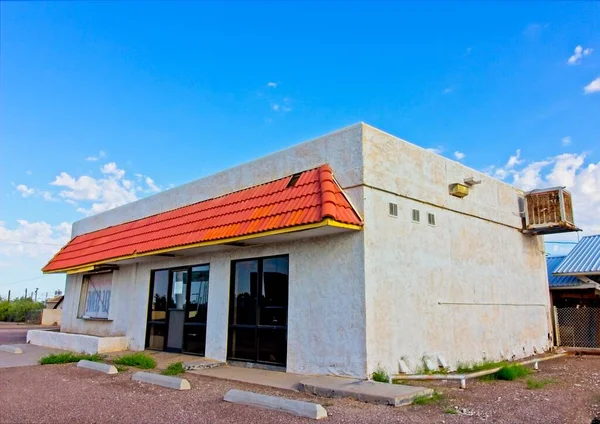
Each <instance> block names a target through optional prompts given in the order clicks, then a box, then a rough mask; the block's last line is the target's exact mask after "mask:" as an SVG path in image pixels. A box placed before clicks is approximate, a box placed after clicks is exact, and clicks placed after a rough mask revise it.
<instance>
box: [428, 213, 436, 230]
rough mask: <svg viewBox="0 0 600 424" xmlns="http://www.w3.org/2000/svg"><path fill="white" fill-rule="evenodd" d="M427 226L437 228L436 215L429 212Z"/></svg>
mask: <svg viewBox="0 0 600 424" xmlns="http://www.w3.org/2000/svg"><path fill="white" fill-rule="evenodd" d="M427 224H428V225H430V226H431V227H435V224H436V222H435V214H434V213H431V212H427Z"/></svg>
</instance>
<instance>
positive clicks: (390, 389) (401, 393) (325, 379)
mask: <svg viewBox="0 0 600 424" xmlns="http://www.w3.org/2000/svg"><path fill="white" fill-rule="evenodd" d="M299 388H300V391H305V392H308V393H312V394H315V395H317V396H324V397H333V398H335V397H349V398H353V399H357V400H360V401H362V402H367V403H375V404H384V405H393V406H402V405H409V404H410V403H412V401H413V399H414V398H415V397H417V396H431V395H433V390H432V389H427V388H425V387H417V386H404V385H400V384H389V383H377V382H375V381H365V380H356V379H351V378H343V377H329V376H319V377H310V378H307V379H303V380H301V381H300V383H299Z"/></svg>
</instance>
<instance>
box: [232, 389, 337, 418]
mask: <svg viewBox="0 0 600 424" xmlns="http://www.w3.org/2000/svg"><path fill="white" fill-rule="evenodd" d="M223 400H224V401H226V402H232V403H239V404H241V405H248V406H256V407H258V408H265V409H273V410H275V411H282V412H287V413H288V414H293V415H296V416H298V417H306V418H312V419H313V420H319V419H321V418H326V417H327V411H326V410H325V408H323V407H322V406H321V405H319V404H318V403H311V402H304V401H301V400H293V399H285V398H280V397H277V396H267V395H261V394H258V393H253V392H245V391H243V390H235V389H232V390H229V391H228V392H227V393H225V397H224V398H223Z"/></svg>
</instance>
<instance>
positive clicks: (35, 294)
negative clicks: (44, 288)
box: [35, 287, 39, 302]
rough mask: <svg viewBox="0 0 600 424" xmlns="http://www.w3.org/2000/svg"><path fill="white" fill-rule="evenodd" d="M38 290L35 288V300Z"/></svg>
mask: <svg viewBox="0 0 600 424" xmlns="http://www.w3.org/2000/svg"><path fill="white" fill-rule="evenodd" d="M38 290H39V288H37V287H36V288H35V301H36V302H37V291H38Z"/></svg>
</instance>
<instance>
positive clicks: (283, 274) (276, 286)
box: [260, 257, 288, 326]
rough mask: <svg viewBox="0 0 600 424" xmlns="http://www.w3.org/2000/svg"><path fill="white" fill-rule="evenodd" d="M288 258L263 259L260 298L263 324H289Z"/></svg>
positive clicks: (261, 322)
mask: <svg viewBox="0 0 600 424" xmlns="http://www.w3.org/2000/svg"><path fill="white" fill-rule="evenodd" d="M287 308H288V258H287V257H283V258H270V259H265V260H264V261H263V284H262V293H261V299H260V324H261V325H275V326H285V325H287Z"/></svg>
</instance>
